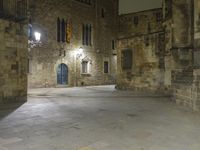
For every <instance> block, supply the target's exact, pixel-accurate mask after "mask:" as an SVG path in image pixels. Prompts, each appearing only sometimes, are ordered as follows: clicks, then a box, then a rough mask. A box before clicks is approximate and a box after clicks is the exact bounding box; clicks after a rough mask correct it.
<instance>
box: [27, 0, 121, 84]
mask: <svg viewBox="0 0 200 150" xmlns="http://www.w3.org/2000/svg"><path fill="white" fill-rule="evenodd" d="M30 8H31V11H30V14H31V19H32V25H33V31H39V32H41V33H42V36H41V41H42V45H41V47H35V48H33V49H31V51H30V52H29V60H30V68H31V70H30V73H29V77H28V78H29V87H56V86H57V68H58V65H59V64H61V63H64V64H66V65H67V66H68V73H69V74H68V76H69V83H68V84H67V85H66V86H81V85H100V84H114V83H115V77H116V76H115V74H116V62H117V60H116V55H113V50H112V40H114V41H116V33H117V31H116V30H117V15H118V1H117V0H97V1H92V5H87V4H84V3H82V2H81V1H76V0H66V1H51V2H50V1H49V0H34V1H30ZM102 10H104V17H102ZM58 17H60V18H64V19H70V20H71V24H72V38H71V42H70V43H59V42H57V27H56V26H57V18H58ZM83 24H91V25H92V45H91V46H85V45H83V44H82V25H83ZM80 47H82V48H83V53H82V54H81V56H80V55H77V51H78V49H79V48H80ZM83 60H88V61H89V73H87V74H83V73H82V71H81V70H82V66H81V63H82V61H83ZM104 61H108V62H109V73H104Z"/></svg>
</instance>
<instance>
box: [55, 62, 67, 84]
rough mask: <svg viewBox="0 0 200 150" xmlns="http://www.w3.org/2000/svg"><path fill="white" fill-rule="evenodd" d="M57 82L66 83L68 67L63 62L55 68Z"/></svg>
mask: <svg viewBox="0 0 200 150" xmlns="http://www.w3.org/2000/svg"><path fill="white" fill-rule="evenodd" d="M57 84H59V85H68V67H67V65H65V64H63V63H62V64H60V65H59V66H58V68H57Z"/></svg>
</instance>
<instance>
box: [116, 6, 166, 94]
mask: <svg viewBox="0 0 200 150" xmlns="http://www.w3.org/2000/svg"><path fill="white" fill-rule="evenodd" d="M136 18H137V21H136ZM119 22H120V25H119V28H120V31H119V39H118V78H117V85H118V88H122V89H128V88H131V89H135V90H154V91H155V90H158V89H161V87H162V86H163V83H164V81H163V79H164V73H163V69H164V65H163V64H162V59H160V58H162V57H163V52H164V43H163V42H164V31H163V28H162V9H153V10H148V11H144V12H138V13H132V14H127V15H121V16H120V17H119ZM126 49H130V50H131V51H132V57H133V59H132V67H131V68H129V69H123V68H122V67H121V66H122V62H123V59H126V58H123V55H122V53H123V51H124V50H126Z"/></svg>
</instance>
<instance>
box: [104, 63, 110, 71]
mask: <svg viewBox="0 0 200 150" xmlns="http://www.w3.org/2000/svg"><path fill="white" fill-rule="evenodd" d="M104 73H109V63H108V61H104Z"/></svg>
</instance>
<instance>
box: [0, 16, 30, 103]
mask: <svg viewBox="0 0 200 150" xmlns="http://www.w3.org/2000/svg"><path fill="white" fill-rule="evenodd" d="M22 25H23V28H24V29H26V27H25V23H21V25H20V24H19V23H16V22H13V21H8V20H3V19H0V45H1V46H0V68H1V69H0V104H3V103H10V102H24V101H26V100H27V98H26V96H27V48H28V45H27V40H28V39H27V34H26V33H25V32H22V34H21V35H18V34H16V31H18V30H20V26H22ZM6 28H9V31H6Z"/></svg>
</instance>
